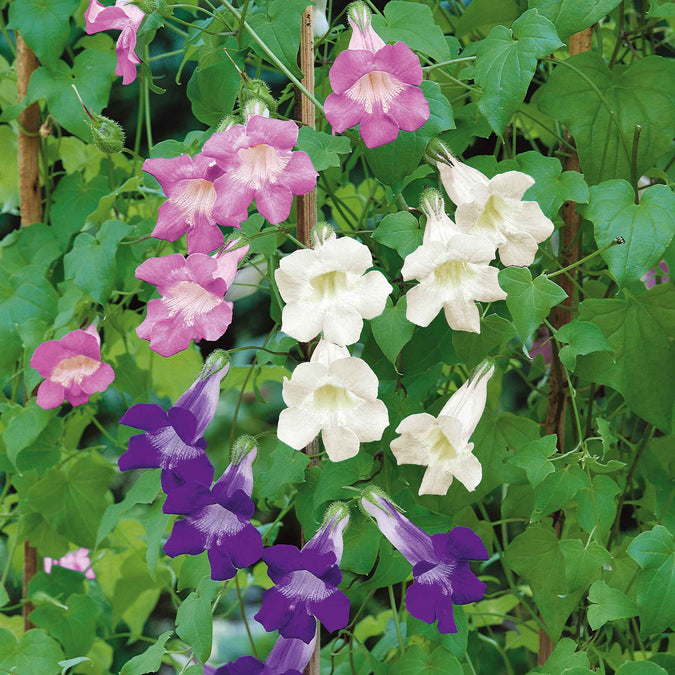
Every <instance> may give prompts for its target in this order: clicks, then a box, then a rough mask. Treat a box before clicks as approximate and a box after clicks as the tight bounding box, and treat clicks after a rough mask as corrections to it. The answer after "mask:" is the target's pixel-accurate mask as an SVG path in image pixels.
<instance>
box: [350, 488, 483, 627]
mask: <svg viewBox="0 0 675 675" xmlns="http://www.w3.org/2000/svg"><path fill="white" fill-rule="evenodd" d="M361 504H362V506H363V508H364V509H365V511H366V512H367V513H368V514H369V515H370V516H372V517H373V518H374V519H375V520H376V521H377V525H378V527H379V528H380V531H381V532H382V534H383V535H384V536H385V537H386V538H387V539H388V540H389V541H390V542H391V544H392V545H393V546H394V547H396V548H397V549H398V550H399V551H400V552H401V554H402V555H403V556H404V557H405V558H406V560H407V561H408V562H409V563H410V564H411V565H412V566H413V577H414V581H413V583H412V585H411V586H410V587H409V588H408V590H407V592H406V598H405V604H406V608H407V609H408V612H410V614H411V615H412V616H414V617H415V618H417V619H420V621H424V622H425V623H433V622H434V621H436V620H438V630H439V632H441V633H456V632H457V627H456V626H455V620H454V617H453V613H452V604H453V603H454V604H456V605H466V604H468V603H470V602H478V601H479V600H481V599H482V598H483V594H484V593H485V584H484V583H483V582H482V581H480V580H479V579H478V578H477V577H476V576H475V575H474V574H473V572H472V571H471V569H470V568H469V561H470V560H487V559H488V557H489V555H488V552H487V550H486V548H485V546H484V545H483V542H482V541H481V539H480V537H479V536H478V535H477V534H476V533H475V532H474V531H473V530H470V529H469V528H468V527H455V528H453V529H452V530H451V531H450V532H449V533H448V534H445V533H441V534H434V535H433V536H430V535H429V534H427V533H426V532H425V531H424V530H422V529H420V528H419V527H417V525H415V524H414V523H412V522H410V521H409V520H408V519H407V518H406V517H405V516H404V515H403V514H402V513H401V512H400V511H399V510H398V509H397V508H396V506H395V505H394V504H393V503H392V502H391V501H390V500H389V499H388V498H387V497H386V496H385V495H384V493H383V492H382V491H381V490H379V489H378V488H376V487H373V486H370V487H368V488H366V489H365V490H364V491H363V493H362V497H361Z"/></svg>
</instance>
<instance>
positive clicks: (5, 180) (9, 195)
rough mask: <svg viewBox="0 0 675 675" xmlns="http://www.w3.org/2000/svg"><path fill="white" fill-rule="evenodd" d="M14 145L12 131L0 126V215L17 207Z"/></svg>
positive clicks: (15, 153) (17, 184)
mask: <svg viewBox="0 0 675 675" xmlns="http://www.w3.org/2000/svg"><path fill="white" fill-rule="evenodd" d="M16 144H17V141H16V133H15V132H14V129H12V127H11V126H9V125H8V124H2V125H0V147H1V148H2V155H3V162H2V164H1V165H0V213H7V212H8V211H9V212H14V213H16V210H17V208H18V207H19V171H18V166H17V146H16ZM6 238H7V237H5V239H6ZM3 243H4V239H3ZM0 245H2V244H0Z"/></svg>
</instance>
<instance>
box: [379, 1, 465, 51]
mask: <svg viewBox="0 0 675 675" xmlns="http://www.w3.org/2000/svg"><path fill="white" fill-rule="evenodd" d="M384 18H385V19H386V22H385V20H384V19H383V18H382V17H381V16H379V15H377V14H376V15H375V16H373V28H374V29H375V31H376V32H377V34H378V35H379V36H380V37H381V38H382V39H383V40H384V41H385V42H398V41H400V42H405V43H406V44H407V45H408V47H410V49H413V50H415V51H416V52H420V53H422V54H426V55H427V56H430V57H431V58H432V59H435V60H436V61H447V60H448V59H450V58H452V56H451V54H450V49H449V48H448V43H447V42H446V40H445V36H444V35H443V31H442V30H441V29H440V28H439V27H438V25H437V24H436V22H435V21H434V17H433V15H432V14H431V9H430V8H429V6H428V5H418V4H415V3H412V2H400V1H399V0H393V1H392V2H388V3H387V4H386V5H385V7H384Z"/></svg>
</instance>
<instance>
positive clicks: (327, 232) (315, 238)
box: [311, 220, 335, 248]
mask: <svg viewBox="0 0 675 675" xmlns="http://www.w3.org/2000/svg"><path fill="white" fill-rule="evenodd" d="M311 238H312V246H313V247H314V248H319V246H323V244H325V243H326V242H327V241H329V240H331V239H335V230H334V229H333V228H332V227H331V226H330V225H329V224H328V223H327V222H326V221H325V220H321V221H319V222H318V223H317V224H316V225H315V226H314V227H313V228H312V233H311Z"/></svg>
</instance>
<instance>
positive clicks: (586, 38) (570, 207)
mask: <svg viewBox="0 0 675 675" xmlns="http://www.w3.org/2000/svg"><path fill="white" fill-rule="evenodd" d="M592 40H593V33H592V29H591V28H586V29H585V30H583V31H581V32H580V33H575V34H574V35H572V37H571V38H570V56H573V55H574V54H580V53H581V52H588V51H590V50H591V45H592ZM565 140H567V141H569V140H570V138H569V132H567V133H566V134H565ZM565 171H579V157H578V156H577V154H576V153H574V154H570V155H568V156H567V157H566V159H565ZM576 206H577V205H576V202H572V201H567V202H565V203H564V204H563V207H562V214H563V228H562V237H561V240H562V241H561V247H560V263H561V265H562V266H563V267H567V266H568V265H573V264H574V263H576V262H577V261H578V260H579V258H580V257H581V253H582V250H581V239H580V237H579V225H580V222H581V217H580V216H579V214H578V213H577V212H576ZM560 286H561V287H562V289H563V290H564V291H565V292H566V293H567V297H566V298H565V300H563V301H562V302H561V303H560V305H559V306H558V307H556V308H555V310H554V312H553V317H552V324H553V327H554V328H556V329H558V328H560V327H562V326H563V325H565V324H566V323H567V322H569V321H571V320H572V318H573V312H572V311H571V310H573V309H574V307H575V287H574V283H573V281H572V279H571V278H569V277H568V276H566V275H565V274H563V275H561V276H560ZM566 384H567V383H566V382H565V375H564V373H563V369H562V366H561V365H560V358H559V356H558V350H557V349H555V343H553V358H552V360H551V378H550V385H549V391H548V407H547V410H546V434H557V436H558V452H564V448H565V426H566V422H567V397H568V393H567V390H566ZM580 440H581V439H580ZM554 527H555V529H556V533H557V534H558V536H560V522H559V520H558V518H557V517H556V518H554ZM552 653H553V642H552V641H551V638H550V637H549V636H548V634H547V633H546V631H544V630H542V629H540V630H539V654H538V657H537V663H538V664H539V665H543V664H544V663H545V662H546V661H547V659H548V658H549V656H551V654H552Z"/></svg>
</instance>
